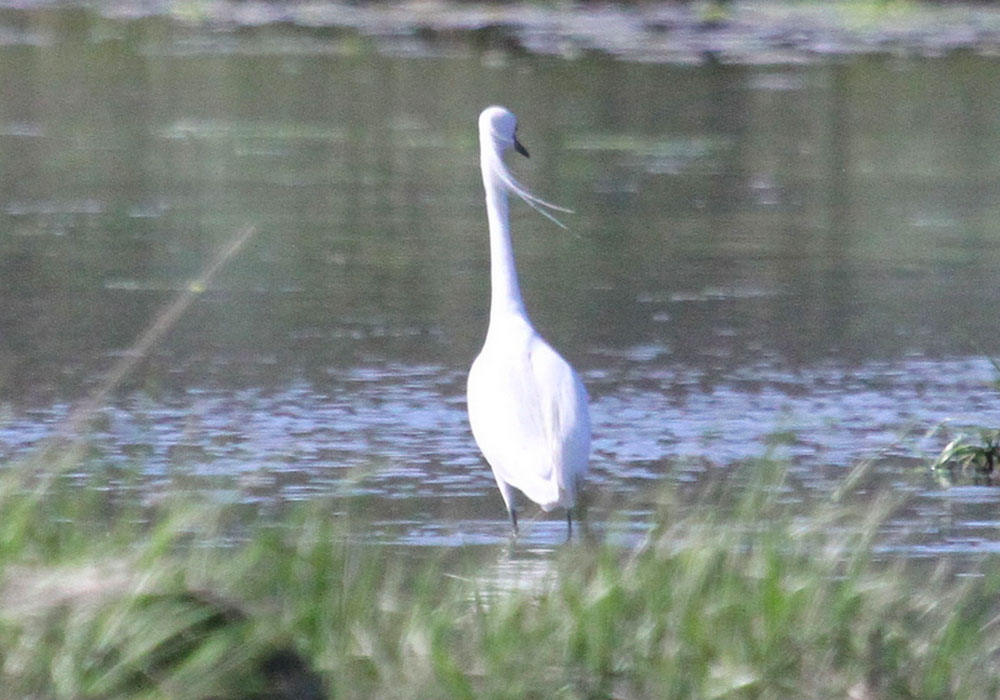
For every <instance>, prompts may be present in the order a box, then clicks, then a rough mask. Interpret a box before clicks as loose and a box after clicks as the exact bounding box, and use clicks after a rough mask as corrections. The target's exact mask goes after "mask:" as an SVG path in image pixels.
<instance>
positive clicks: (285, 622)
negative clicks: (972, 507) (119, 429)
mask: <svg viewBox="0 0 1000 700" xmlns="http://www.w3.org/2000/svg"><path fill="white" fill-rule="evenodd" d="M741 476H742V477H743V478H741V479H736V480H734V481H732V482H727V484H726V485H722V486H719V487H717V491H715V492H713V493H708V494H703V495H702V496H700V497H698V498H696V499H693V501H692V499H689V498H685V497H683V496H682V495H681V494H680V493H679V492H678V491H676V490H671V489H669V488H668V489H667V490H665V491H664V492H663V495H662V499H661V505H660V508H659V510H658V512H657V514H656V516H655V517H654V518H653V522H652V523H651V525H650V530H649V533H648V536H647V537H646V538H645V540H644V541H643V542H642V543H641V544H640V545H639V546H637V547H635V548H624V549H623V548H621V547H616V546H614V545H611V544H606V543H601V542H596V541H589V540H585V541H580V542H575V543H573V544H570V545H566V546H565V547H563V548H562V549H561V550H560V551H559V552H557V553H556V555H555V556H554V558H553V562H552V566H551V569H550V570H548V571H546V572H545V574H544V575H543V576H542V577H541V579H540V580H539V581H537V582H535V583H534V584H533V585H531V586H529V587H524V586H521V587H519V586H517V585H515V584H516V583H517V582H515V581H509V580H503V579H502V578H499V579H498V578H496V577H492V576H490V575H487V574H484V571H486V570H488V568H489V567H488V566H485V565H484V563H483V562H484V558H486V559H489V558H503V557H504V556H510V555H511V552H509V551H506V549H505V548H502V547H501V548H496V550H495V551H494V549H493V548H481V547H480V548H473V549H474V550H475V551H470V552H467V553H466V552H460V553H458V557H457V561H456V560H455V559H453V558H449V560H448V562H447V563H445V562H444V561H431V562H427V561H424V562H420V563H413V562H412V561H407V560H405V559H400V558H398V557H394V556H393V552H392V550H390V549H388V548H386V547H384V546H380V545H377V544H373V543H370V542H367V541H366V538H365V534H364V533H365V523H364V518H363V515H359V514H358V509H356V508H354V507H353V505H352V504H351V503H350V502H338V503H324V504H318V503H312V504H302V505H299V506H295V507H291V508H290V509H288V510H287V511H286V512H284V513H282V514H280V515H274V514H272V515H269V516H266V517H265V516H263V515H262V514H260V513H248V512H246V509H247V506H246V505H243V506H240V505H224V504H221V503H219V502H218V500H215V501H212V500H210V499H208V498H206V497H198V496H195V495H193V493H186V492H181V491H177V492H169V493H167V494H165V495H164V497H163V498H160V499H158V501H157V503H155V504H144V503H142V502H140V501H139V499H135V498H132V499H130V498H129V497H123V496H122V494H123V492H127V490H124V491H123V490H122V489H101V488H99V484H96V483H93V484H86V488H81V484H79V483H75V482H74V480H73V479H71V478H70V477H58V478H55V479H53V480H52V481H50V482H49V483H48V484H47V485H43V486H39V487H37V488H23V487H18V488H4V489H3V490H2V496H0V500H2V502H0V508H2V510H3V512H4V514H5V517H4V518H3V519H2V520H0V574H2V578H0V589H2V590H0V599H2V600H3V601H4V604H3V606H2V607H0V687H2V688H4V690H5V695H6V696H8V697H37V698H76V699H79V698H110V697H114V698H248V697H249V698H292V697H294V698H320V697H330V698H370V697H381V698H533V697H535V698H710V697H732V698H768V697H781V698H789V697H809V698H817V697H837V698H845V697H853V698H869V697H870V698H874V697H878V698H912V697H920V698H945V697H947V698H987V697H989V698H992V697H995V696H996V694H997V692H998V691H1000V675H998V674H997V671H998V668H997V655H996V653H997V651H998V649H1000V630H998V626H997V622H996V620H995V617H996V614H997V605H996V593H997V591H998V588H1000V572H997V571H995V570H992V569H991V570H988V571H985V572H983V573H982V574H981V575H977V576H964V577H960V578H959V577H954V576H952V575H950V573H949V571H948V569H947V565H946V564H942V565H941V566H938V567H936V568H934V569H933V570H931V571H928V569H927V566H926V564H920V563H916V562H906V561H896V560H890V561H887V560H884V559H882V558H880V557H879V556H878V555H877V549H876V547H875V545H874V542H875V538H876V535H877V532H878V529H879V526H880V523H882V522H884V519H885V517H886V516H887V515H888V514H889V513H890V512H891V509H892V504H891V503H888V502H882V501H876V502H875V503H869V504H868V505H867V506H865V507H864V509H863V510H860V509H859V507H858V506H856V505H855V506H850V505H844V504H843V503H840V502H833V501H831V502H829V503H826V504H822V505H821V506H820V507H815V506H813V507H811V508H810V509H809V511H808V512H804V510H803V508H802V507H801V506H800V505H799V506H796V505H790V504H789V503H788V501H787V500H783V499H782V493H783V490H784V489H783V479H784V474H783V470H782V469H781V467H780V465H775V464H773V463H770V462H768V461H766V460H764V461H761V462H760V463H755V464H749V465H745V466H744V467H742V472H741ZM4 480H5V484H4V485H5V486H9V485H10V484H11V483H12V481H11V475H9V474H8V475H5V477H4ZM737 483H738V485H737ZM345 513H349V515H345ZM511 548H513V550H515V552H516V549H517V545H516V544H512V545H511ZM451 554H454V553H451ZM451 554H449V556H451Z"/></svg>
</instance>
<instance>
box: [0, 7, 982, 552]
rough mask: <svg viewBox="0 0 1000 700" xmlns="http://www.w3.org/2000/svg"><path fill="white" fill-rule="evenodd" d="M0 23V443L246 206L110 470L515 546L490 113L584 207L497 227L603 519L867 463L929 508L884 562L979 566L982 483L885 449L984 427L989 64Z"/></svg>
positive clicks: (64, 404) (423, 541)
mask: <svg viewBox="0 0 1000 700" xmlns="http://www.w3.org/2000/svg"><path fill="white" fill-rule="evenodd" d="M4 22H7V23H10V24H11V25H12V26H17V27H20V28H21V29H23V30H24V33H23V34H17V33H14V34H11V36H23V37H24V40H20V41H19V40H11V41H9V42H7V43H3V44H2V45H0V80H2V82H3V84H4V86H5V87H4V90H5V98H4V100H3V101H2V103H0V162H3V163H4V168H3V169H2V170H0V279H2V281H3V284H2V287H0V458H2V459H4V460H9V459H12V458H15V457H18V456H22V455H25V454H28V453H29V452H30V450H31V449H32V447H33V446H34V445H36V444H37V443H38V442H39V441H40V440H41V439H43V438H44V437H45V436H46V435H47V434H49V433H50V432H51V430H52V429H53V428H54V426H56V425H57V424H58V423H59V422H60V421H61V420H62V419H64V418H65V416H66V414H67V413H68V410H69V409H68V407H69V406H70V405H72V404H74V403H75V402H78V401H79V400H80V399H81V398H82V397H84V396H85V395H86V394H87V393H88V392H89V391H90V390H92V388H93V387H94V386H95V385H96V384H97V383H98V381H99V379H100V376H101V373H102V372H104V371H106V370H107V368H108V367H109V366H110V365H111V364H112V363H113V362H114V360H115V358H116V357H117V356H119V355H120V354H121V352H122V351H123V350H124V349H126V348H127V347H129V345H130V344H131V343H132V341H133V340H134V338H135V337H136V336H137V335H138V334H139V333H140V332H141V330H142V329H143V328H144V327H145V326H146V325H147V324H148V323H149V322H150V320H151V319H152V318H153V317H154V316H155V314H156V312H157V310H158V309H160V308H162V307H163V305H164V304H165V303H166V302H168V301H169V299H170V298H171V297H172V295H173V294H174V293H176V292H177V291H178V290H182V289H185V288H186V284H187V281H188V280H190V279H191V278H193V277H195V276H196V275H197V274H198V272H199V271H200V269H201V268H202V266H203V265H204V264H205V262H206V260H207V259H208V258H209V257H210V256H211V254H212V251H214V250H215V249H216V248H217V247H218V246H219V245H220V244H221V243H222V242H223V241H225V240H226V239H228V238H229V237H230V236H231V235H232V234H233V233H234V232H235V231H236V230H238V229H240V228H242V227H243V226H244V225H246V224H247V223H253V224H255V225H256V226H257V230H258V233H257V235H256V237H255V238H254V239H253V240H252V241H251V243H250V244H249V245H248V246H247V247H246V249H245V250H244V251H243V252H242V253H241V255H240V257H239V258H238V259H237V260H234V261H233V262H232V264H231V266H230V267H229V268H228V269H227V270H226V272H225V273H224V274H223V275H222V276H221V277H220V278H219V279H217V280H216V281H215V283H214V286H213V287H212V288H211V289H209V290H207V291H206V292H205V293H204V294H203V295H202V298H201V299H200V300H199V302H198V303H197V304H196V305H195V306H194V307H193V308H192V309H191V310H190V312H189V313H188V314H187V315H186V316H185V317H184V318H183V319H182V321H181V322H180V323H179V324H178V326H177V327H176V328H175V329H174V330H173V331H172V333H171V334H170V336H169V338H168V339H166V340H165V341H164V342H163V343H162V344H160V345H159V346H158V347H157V348H156V349H155V350H154V352H153V353H152V355H151V356H150V357H149V358H148V359H147V360H146V361H145V362H144V364H143V366H142V368H141V370H140V371H139V372H138V373H136V375H134V376H133V377H132V378H130V380H129V382H128V384H127V385H126V386H124V387H122V388H121V390H120V391H119V392H118V394H117V396H116V398H115V400H114V402H113V405H112V406H110V407H109V408H108V410H107V411H106V413H105V414H104V416H103V417H102V420H101V421H99V423H98V425H97V433H96V435H95V450H96V452H97V454H98V456H99V458H100V460H102V461H103V463H105V464H111V465H115V464H118V465H122V466H130V467H135V466H139V467H140V468H141V469H142V470H143V472H144V473H145V474H146V475H147V476H148V478H149V480H150V483H152V484H156V483H158V482H159V481H161V480H166V479H169V478H170V475H171V473H172V471H173V470H176V469H179V468H183V469H184V470H187V471H189V472H190V473H193V474H203V475H209V476H211V475H235V476H237V477H238V482H239V483H240V484H241V485H242V486H241V491H240V497H242V498H247V499H273V500H285V499H302V498H310V497H313V496H319V495H325V494H329V493H331V492H333V491H336V490H338V489H349V490H352V491H354V492H357V493H361V494H367V495H368V496H369V497H370V498H371V502H372V515H373V519H374V521H375V523H376V525H377V529H378V530H379V532H378V533H376V536H377V537H378V538H380V539H382V540H383V541H385V542H389V543H393V544H400V545H406V546H410V545H414V546H417V545H430V546H452V545H456V544H472V545H475V544H479V543H495V542H502V541H504V539H505V538H506V520H505V514H504V512H503V508H502V504H501V503H500V500H499V498H498V497H497V494H496V493H495V487H494V486H493V482H492V478H491V476H490V473H489V471H488V469H487V468H486V467H485V466H484V465H483V464H482V463H481V461H480V458H479V456H478V452H477V450H476V448H475V445H474V443H473V442H472V439H471V436H470V434H469V432H468V428H467V424H466V419H465V406H464V382H465V372H466V371H467V368H468V366H469V364H470V363H471V360H472V358H473V357H474V356H475V354H476V352H477V350H478V347H479V344H480V343H481V342H482V338H483V334H484V332H485V325H486V310H487V298H486V297H487V293H488V281H487V277H486V275H487V262H488V261H487V254H488V251H487V244H486V235H485V220H484V211H483V205H482V194H481V184H480V182H479V179H478V178H479V176H478V172H477V162H478V160H477V153H476V143H475V117H476V114H477V113H478V111H479V109H480V108H481V107H483V106H485V105H487V104H490V103H494V102H501V103H506V104H508V105H509V106H510V107H512V108H513V109H515V111H517V112H518V113H519V114H520V115H521V134H522V136H523V140H524V142H525V143H526V145H528V146H529V148H531V151H532V154H533V158H532V160H531V161H526V162H519V163H515V164H513V165H514V167H515V168H516V169H517V172H518V174H519V176H521V177H522V178H523V180H524V181H525V182H526V183H528V184H529V185H530V186H531V187H532V189H534V190H535V191H537V192H538V193H539V194H541V195H542V196H545V197H546V198H548V199H551V200H553V201H556V202H559V203H561V204H565V205H567V206H571V207H573V208H574V209H576V211H577V213H576V214H575V215H572V216H571V217H570V218H569V220H568V223H569V224H570V227H571V232H570V234H569V235H567V234H564V233H563V232H561V231H559V230H557V229H555V228H554V227H552V226H551V225H550V224H549V223H548V222H546V221H544V220H543V219H541V218H539V217H537V216H534V215H533V214H532V213H531V212H530V211H527V210H526V209H525V208H523V207H522V208H515V210H514V212H513V215H514V221H513V226H514V230H515V244H516V247H517V253H518V261H519V268H520V272H521V277H522V283H523V286H524V294H525V298H526V300H527V304H528V306H529V310H530V311H531V313H532V315H533V317H534V319H535V321H536V323H537V325H538V326H539V328H540V329H541V330H542V331H543V333H544V334H545V335H547V336H548V337H550V338H551V339H552V340H553V341H554V342H555V344H556V345H557V346H558V347H560V348H561V349H562V350H563V351H564V353H565V354H566V355H567V356H568V357H569V358H570V359H571V361H572V362H573V363H574V365H575V366H577V367H578V368H579V369H580V370H581V371H582V373H583V374H584V377H585V381H586V383H587V385H588V388H589V389H590V392H591V395H592V398H593V418H594V433H595V441H594V449H595V454H594V459H593V464H592V473H593V477H592V483H593V490H594V491H596V492H598V493H599V494H601V497H599V498H598V499H597V504H596V510H597V512H598V514H599V515H598V521H600V514H601V513H606V512H607V508H609V507H610V504H614V505H615V508H616V510H617V511H618V512H621V511H626V512H629V513H631V514H632V515H633V517H632V519H631V522H632V523H633V527H635V528H636V529H637V531H638V529H639V528H641V524H640V523H641V520H642V517H643V516H644V514H645V513H647V512H648V502H649V499H650V498H651V493H652V492H653V491H654V490H655V488H656V483H657V482H658V481H659V480H661V479H663V478H664V477H667V478H672V479H675V480H678V481H682V482H685V481H690V480H697V479H699V478H700V476H701V475H702V474H704V473H705V472H707V471H713V470H724V469H725V468H726V467H727V465H730V464H732V463H733V462H735V461H739V460H744V459H747V458H752V457H756V456H760V455H762V454H765V453H772V454H777V455H779V456H781V457H784V458H787V459H789V460H790V461H791V463H792V464H793V473H794V474H795V476H796V478H798V479H799V480H801V482H802V483H803V484H805V485H806V486H807V487H808V488H809V489H811V490H812V491H813V492H814V493H816V494H822V493H825V492H826V491H828V490H829V489H830V488H831V487H832V485H833V484H834V483H835V482H836V480H837V479H839V478H840V477H841V476H842V475H843V473H844V472H845V470H846V468H847V467H849V466H850V465H852V464H853V463H855V462H857V461H858V460H861V459H866V458H870V457H874V456H877V457H880V459H881V460H882V461H881V462H880V464H881V465H882V466H881V469H882V472H881V474H882V476H881V477H880V478H881V480H882V482H883V483H884V484H886V485H887V486H889V487H893V488H903V489H907V490H910V491H912V492H914V493H916V494H917V495H918V496H919V498H918V499H917V505H916V506H914V509H913V510H912V511H911V512H908V514H907V515H901V516H900V519H899V520H898V521H897V522H896V525H897V526H898V527H899V528H900V532H901V533H902V532H903V531H905V532H906V533H909V534H907V535H906V537H903V536H902V535H901V537H903V539H905V540H906V545H905V546H906V547H908V548H910V549H909V550H907V551H913V552H915V553H920V552H923V551H937V550H935V548H939V547H940V548H944V549H948V548H949V547H950V548H952V549H961V550H969V551H977V550H978V548H981V547H982V548H989V547H993V546H994V544H993V543H994V542H995V541H996V539H997V538H996V537H995V536H994V534H993V533H994V532H995V531H996V528H995V527H994V524H995V522H996V521H995V519H993V518H992V517H987V516H984V515H983V514H980V513H977V509H979V508H980V506H982V505H983V501H982V500H981V499H985V504H986V507H987V508H988V507H990V506H992V505H994V504H996V502H997V500H1000V498H998V495H997V494H996V493H995V491H994V490H993V489H988V488H984V489H978V490H975V491H974V492H973V493H974V495H971V496H963V495H962V493H961V492H958V491H955V490H952V491H951V492H946V493H945V494H944V495H942V494H941V493H940V492H939V491H938V490H937V488H936V487H935V486H934V485H933V483H931V482H930V480H929V479H923V478H921V477H914V476H913V475H912V474H907V473H905V472H904V470H903V469H902V467H901V466H900V465H901V464H904V463H908V462H912V461H913V460H914V458H919V457H924V456H926V455H928V454H934V453H935V452H936V450H937V449H939V448H940V444H939V442H937V441H936V440H937V438H933V437H931V438H924V437H922V436H923V435H924V434H925V432H926V431H927V430H928V429H929V428H931V427H933V426H935V425H937V424H939V423H940V422H942V421H944V420H946V419H948V420H953V421H955V422H956V423H968V424H976V425H984V426H994V427H995V426H997V425H998V424H1000V409H998V408H997V404H996V395H995V390H994V388H993V386H992V381H993V380H994V379H995V378H996V372H995V369H994V367H993V366H992V364H991V363H990V362H989V360H988V359H987V357H988V356H990V355H996V356H1000V336H998V335H997V334H996V333H994V332H993V331H992V330H991V324H992V321H993V312H994V310H995V309H996V308H997V302H998V287H997V284H996V270H997V269H998V263H1000V246H998V245H997V242H998V238H1000V229H998V228H997V225H996V222H997V221H1000V204H998V201H997V200H998V198H997V196H996V193H997V191H998V189H997V186H996V185H997V182H998V181H1000V152H998V151H1000V142H998V141H997V140H996V138H995V134H996V133H1000V94H998V93H1000V84H998V83H997V82H996V81H995V80H994V79H993V76H994V75H995V73H996V70H997V67H998V66H997V62H996V59H994V58H990V57H975V56H965V55H963V56H955V57H951V58H942V59H934V60H903V59H897V58H893V59H888V58H881V57H876V58H865V57H854V58H849V59H844V60H839V61H835V62H830V63H826V64H815V65H809V66H796V65H790V66H783V65H776V66H768V65H761V66H739V65H717V64H706V65H705V66H701V67H693V66H676V65H652V64H632V63H628V62H624V61H617V60H612V59H610V58H607V57H602V56H599V55H588V56H584V57H578V58H576V59H575V60H564V59H557V58H552V57H533V56H526V55H517V54H513V53H511V54H507V53H504V52H503V51H498V50H497V47H489V46H487V47H485V48H484V49H481V50H480V49H475V48H473V49H469V50H466V51H460V52H456V53H455V54H454V55H442V56H435V57H423V58H420V59H408V58H401V57H396V56H390V55H384V54H378V53H375V52H372V51H371V47H370V46H367V45H366V43H365V41H364V40H363V39H360V38H359V39H357V42H356V43H355V44H354V48H353V49H352V50H351V51H346V50H344V45H343V43H342V41H343V38H341V39H338V44H337V46H338V50H337V51H328V50H325V47H326V44H325V43H324V41H325V40H324V37H323V35H322V33H311V32H307V31H302V32H299V33H297V34H296V33H291V34H290V33H289V32H288V31H287V30H282V31H281V32H280V37H278V35H277V33H278V30H277V29H274V30H269V29H268V28H267V27H263V28H260V29H259V30H257V31H255V32H253V33H250V34H248V35H246V36H244V35H236V34H234V35H232V36H227V37H225V38H224V39H222V38H217V37H214V36H210V35H199V34H198V33H197V32H196V31H193V30H190V29H187V30H184V31H181V30H179V29H177V28H175V27H174V28H172V27H171V25H170V24H169V22H168V21H166V20H163V19H159V20H136V21H132V22H124V23H123V24H122V25H121V26H120V27H117V28H116V29H117V31H113V32H109V31H108V27H107V26H106V25H107V22H108V20H101V21H100V22H98V21H97V20H95V19H94V18H91V17H89V15H87V14H86V13H81V12H75V13H74V12H68V13H60V12H56V11H53V12H47V13H37V14H36V13H31V12H26V11H7V12H6V13H4V14H2V15H0V24H2V23H4ZM269 31H273V32H275V33H276V35H275V37H271V38H273V39H275V41H269ZM36 36H44V37H45V41H31V40H28V39H29V38H30V37H36ZM278 38H280V41H277V39H278ZM265 46H266V47H267V50H263V49H261V47H265ZM501 59H502V60H501ZM602 508H604V509H605V510H604V511H602V510H601V509H602ZM945 523H948V524H947V525H945ZM525 530H526V534H525V538H524V541H525V542H526V543H527V545H528V546H529V547H532V546H537V547H544V546H547V545H551V544H552V543H553V542H556V541H559V540H560V539H561V537H562V533H563V532H564V525H563V523H562V521H561V520H559V519H555V520H547V519H544V518H539V519H538V520H536V521H535V522H530V519H529V521H528V523H527V527H526V528H525ZM915 531H919V532H920V533H921V535H920V537H919V538H916V539H914V538H912V537H911V536H910V534H911V533H913V532H915ZM624 532H625V533H626V534H625V535H624V536H625V537H628V534H627V532H628V527H625V528H624ZM887 546H891V545H887Z"/></svg>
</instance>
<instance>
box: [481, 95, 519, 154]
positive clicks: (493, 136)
mask: <svg viewBox="0 0 1000 700" xmlns="http://www.w3.org/2000/svg"><path fill="white" fill-rule="evenodd" d="M479 142H480V144H481V145H482V146H483V147H485V146H486V145H487V144H490V145H492V146H493V148H494V149H495V150H496V152H497V153H501V154H502V153H503V152H504V151H506V150H507V149H508V148H511V147H513V148H514V150H515V151H517V152H518V153H520V154H521V155H522V156H525V157H527V156H528V149H526V148H525V147H524V146H522V145H521V142H520V141H518V140H517V117H515V116H514V113H513V112H511V111H510V110H509V109H507V108H506V107H498V106H496V105H494V106H493V107H487V108H486V109H484V110H483V111H482V113H481V114H480V115H479Z"/></svg>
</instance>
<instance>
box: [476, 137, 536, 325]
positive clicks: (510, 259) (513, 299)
mask: <svg viewBox="0 0 1000 700" xmlns="http://www.w3.org/2000/svg"><path fill="white" fill-rule="evenodd" d="M496 161H500V155H499V154H498V153H496V152H495V151H492V152H491V149H484V152H483V155H482V162H481V165H482V170H483V187H484V188H485V189H486V217H487V220H488V222H489V227H490V324H491V325H492V323H493V322H494V321H495V320H498V319H500V318H502V317H503V316H505V315H510V314H516V315H519V316H522V317H525V318H527V315H526V313H525V310H524V302H523V301H522V300H521V289H520V287H519V286H518V283H517V268H516V267H515V265H514V246H513V243H512V242H511V239H510V218H509V213H508V202H507V189H506V187H505V186H504V184H503V182H501V180H500V178H499V177H498V174H497V171H496V169H495V168H496V166H497V165H499V166H500V167H501V168H502V167H503V162H502V161H501V162H499V163H498V162H496Z"/></svg>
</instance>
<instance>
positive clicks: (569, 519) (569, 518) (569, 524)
mask: <svg viewBox="0 0 1000 700" xmlns="http://www.w3.org/2000/svg"><path fill="white" fill-rule="evenodd" d="M571 539H573V509H572V508H567V509H566V541H567V542H569V541H570V540H571Z"/></svg>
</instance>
